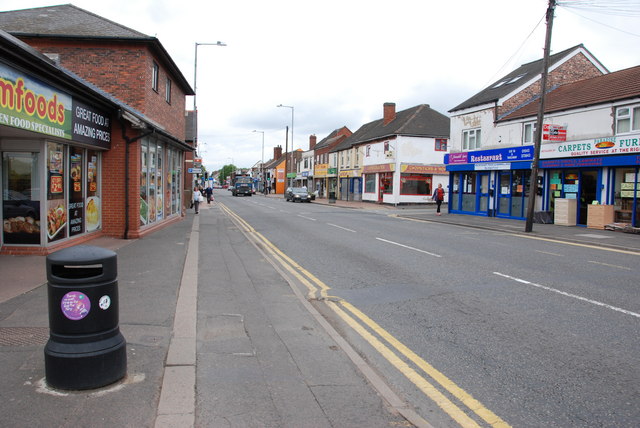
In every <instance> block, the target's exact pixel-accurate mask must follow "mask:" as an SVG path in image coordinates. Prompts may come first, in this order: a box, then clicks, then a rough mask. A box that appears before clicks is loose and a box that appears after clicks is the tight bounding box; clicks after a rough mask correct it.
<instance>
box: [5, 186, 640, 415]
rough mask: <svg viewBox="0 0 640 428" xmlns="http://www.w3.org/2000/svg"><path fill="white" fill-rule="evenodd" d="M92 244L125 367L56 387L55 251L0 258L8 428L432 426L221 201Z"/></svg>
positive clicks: (427, 211) (570, 237)
mask: <svg viewBox="0 0 640 428" xmlns="http://www.w3.org/2000/svg"><path fill="white" fill-rule="evenodd" d="M254 197H264V196H262V195H256V196H254ZM267 197H270V198H275V197H278V198H281V196H280V195H269V196H267ZM330 202H332V203H330ZM313 203H315V204H326V205H327V206H335V207H346V208H351V209H355V210H375V211H377V213H379V214H381V215H389V216H398V217H402V218H404V219H407V220H411V221H418V222H439V223H448V224H452V225H456V226H459V227H467V228H478V229H480V228H481V229H488V230H494V231H497V232H501V233H510V234H511V233H513V234H522V235H526V236H529V237H531V238H532V239H551V240H559V241H563V242H570V243H573V244H576V245H588V246H596V247H608V248H612V249H617V250H619V251H632V252H640V235H635V234H630V233H623V232H620V231H608V230H597V229H587V228H584V227H568V226H557V225H553V224H534V225H533V231H532V232H529V233H526V232H524V222H523V221H518V220H509V219H498V218H486V217H479V216H466V215H454V214H447V213H446V206H444V207H443V208H444V209H443V214H442V215H441V216H437V215H436V214H435V209H434V207H432V206H426V207H425V206H400V207H391V206H382V205H378V204H372V203H368V202H353V201H340V200H338V201H335V202H333V201H328V200H326V199H319V200H316V201H315V202H313ZM87 244H88V245H92V246H97V247H101V248H107V249H110V250H113V251H115V252H116V254H117V257H118V258H117V261H118V272H117V277H118V285H117V287H118V292H119V312H120V317H119V321H120V330H121V331H122V334H123V335H124V337H125V339H126V340H127V375H126V377H125V378H124V379H123V380H120V381H118V382H116V383H115V384H113V385H109V386H105V387H101V388H95V389H91V390H86V391H65V390H61V389H55V388H51V387H50V386H48V385H47V383H46V379H45V366H44V353H43V351H44V345H45V343H46V342H47V340H48V338H49V314H48V309H47V308H48V297H47V288H48V285H47V277H46V260H47V257H46V256H11V255H1V256H0V284H1V285H0V361H1V364H0V426H7V427H9V426H27V425H30V426H50V427H62V426H70V425H75V426H81V427H83V426H86V427H89V426H91V427H95V426H106V425H109V426H122V427H191V426H197V427H218V426H225V427H226V426H228V427H252V426H273V427H284V426H292V427H294V426H295V427H307V426H309V427H323V426H327V427H330V426H341V427H349V426H353V427H360V426H368V427H369V426H370V427H376V426H407V425H409V426H411V425H414V426H429V424H428V422H427V421H424V420H422V419H421V418H420V417H419V416H417V415H416V414H415V413H413V412H412V410H411V409H410V408H408V407H407V406H405V405H404V403H403V402H402V400H401V399H400V398H399V397H397V396H395V395H394V394H393V392H392V391H390V390H388V388H386V385H384V382H383V381H382V380H381V379H378V378H376V375H375V373H369V372H367V367H366V363H365V362H364V361H362V360H361V359H359V358H360V357H359V356H358V355H357V353H355V352H353V350H352V349H350V348H349V345H348V344H346V343H345V342H344V341H343V340H342V338H341V337H340V336H339V334H338V333H336V332H335V330H333V329H332V327H331V326H330V325H328V324H327V323H326V322H325V321H324V319H323V318H322V316H321V315H319V314H318V313H317V312H316V311H315V309H314V308H313V306H311V305H310V304H309V303H308V302H307V301H306V299H305V298H304V296H303V294H302V293H301V292H300V290H298V289H297V288H296V286H295V285H293V284H292V283H291V281H290V280H287V278H286V275H285V274H283V272H282V271H281V270H279V269H278V268H277V266H276V265H275V264H273V263H272V262H270V261H269V260H268V257H266V256H265V254H264V253H262V252H261V250H260V249H259V247H257V246H255V245H254V244H253V243H252V242H251V240H250V239H249V237H248V235H245V234H244V233H243V232H242V230H241V227H240V226H239V225H238V224H236V223H234V222H233V221H232V219H231V218H230V217H229V216H227V215H225V214H224V212H223V210H222V209H221V208H220V206H219V205H218V204H217V203H215V202H214V203H212V204H211V205H207V204H203V206H202V207H201V212H200V214H198V215H194V213H193V210H188V212H187V215H186V217H185V218H184V220H183V221H180V222H177V223H174V224H172V225H169V226H168V227H166V228H164V229H161V230H159V231H157V232H155V233H153V234H151V235H148V236H146V237H144V238H141V239H136V240H122V239H115V238H108V237H100V238H97V239H95V240H93V241H90V242H89V243H87ZM55 306H57V305H54V307H55ZM96 306H97V305H96ZM96 369H97V370H99V368H96ZM67 375H68V376H73V375H74V373H68V374H67Z"/></svg>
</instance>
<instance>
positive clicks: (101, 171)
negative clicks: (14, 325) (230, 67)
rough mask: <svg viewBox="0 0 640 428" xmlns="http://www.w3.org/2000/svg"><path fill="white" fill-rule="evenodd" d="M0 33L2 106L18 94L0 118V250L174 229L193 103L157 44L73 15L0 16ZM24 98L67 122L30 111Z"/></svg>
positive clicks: (66, 11)
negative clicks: (55, 110) (188, 106)
mask: <svg viewBox="0 0 640 428" xmlns="http://www.w3.org/2000/svg"><path fill="white" fill-rule="evenodd" d="M0 28H2V29H3V30H4V31H6V32H7V33H8V34H7V33H3V41H4V43H5V44H6V45H7V46H13V49H7V50H5V51H4V52H3V53H2V56H1V57H0V67H1V68H0V71H1V72H2V75H1V76H0V77H1V79H2V80H1V82H2V83H3V87H2V89H3V95H5V96H6V95H7V94H8V92H6V91H9V90H11V91H15V93H16V94H18V93H21V92H22V91H23V90H22V89H20V87H19V85H23V87H24V93H25V94H26V95H25V96H24V101H25V104H24V105H21V104H16V105H13V106H12V105H7V104H3V107H2V110H1V111H0V116H2V117H4V118H7V121H2V122H0V151H2V156H3V163H2V169H3V171H2V175H1V176H2V177H5V178H3V183H2V189H3V224H4V226H5V227H4V230H3V235H2V250H1V251H2V252H3V253H43V254H45V253H48V252H51V251H53V250H55V249H58V248H60V247H64V246H69V245H75V244H77V243H79V242H82V241H84V240H87V239H90V238H93V237H95V236H96V235H99V234H105V235H109V236H114V237H120V238H136V237H140V236H143V235H145V234H147V233H150V232H152V231H153V230H156V229H157V228H159V227H163V226H165V225H166V224H168V223H170V222H173V221H176V220H179V219H180V218H181V217H182V216H183V215H184V210H185V201H186V200H187V199H188V197H189V196H188V194H187V195H186V196H185V190H186V189H188V188H189V187H190V183H191V178H190V177H188V176H186V174H185V168H184V165H185V160H188V159H192V147H191V146H190V145H189V144H188V143H187V142H186V141H187V136H186V135H185V132H186V123H185V121H186V119H185V117H186V116H185V96H187V95H193V94H194V93H193V89H192V88H191V87H190V86H189V84H188V82H187V81H186V79H185V78H184V76H183V75H182V73H181V72H180V70H179V69H178V67H177V66H176V64H175V63H174V62H173V60H172V59H171V57H170V56H169V54H168V53H167V52H166V50H165V49H164V47H163V46H162V44H161V43H160V42H159V40H158V39H156V38H155V37H150V36H147V35H144V34H142V33H139V32H137V31H135V30H132V29H129V28H127V27H124V26H122V25H120V24H117V23H114V22H112V21H109V20H107V19H104V18H102V17H100V16H97V15H95V14H92V13H91V12H88V11H85V10H83V9H80V8H77V7H75V6H73V5H60V6H49V7H43V8H35V9H26V10H18V11H10V12H1V13H0ZM12 36H13V37H12ZM17 39H18V40H17ZM20 82H22V83H20ZM30 94H34V95H33V99H34V100H36V101H37V100H40V99H42V100H43V101H42V102H43V103H51V105H52V106H54V105H55V104H56V102H57V103H58V104H60V106H62V107H60V108H61V111H62V112H64V113H66V116H67V117H66V118H65V119H66V120H67V121H56V120H55V118H54V117H51V116H50V115H49V116H50V118H49V119H54V120H49V119H48V118H47V116H48V115H46V114H44V115H40V114H39V113H38V111H37V107H38V105H36V109H35V110H36V111H35V112H34V111H31V112H28V111H27V107H28V105H27V104H26V103H27V102H28V101H29V97H30V96H31V95H30ZM14 95H15V94H14ZM16 99H20V98H19V97H18V98H16ZM5 105H6V106H7V107H4V106H5ZM46 105H47V106H48V105H49V104H46ZM42 106H43V107H44V106H45V104H43V105H42ZM45 110H46V109H45ZM43 111H44V110H43ZM96 135H97V137H96ZM190 139H192V138H190ZM25 168H26V169H25ZM16 201H18V202H16ZM23 211H24V212H28V214H29V215H26V216H25V215H24V213H23ZM26 218H29V219H30V220H28V221H27V220H22V219H26ZM16 219H17V220H16ZM25 222H26V223H30V224H32V227H29V226H28V225H25ZM45 222H46V223H47V225H46V227H45ZM40 224H42V227H40ZM25 228H26V229H29V230H30V233H28V234H25V232H24V230H23V229H25Z"/></svg>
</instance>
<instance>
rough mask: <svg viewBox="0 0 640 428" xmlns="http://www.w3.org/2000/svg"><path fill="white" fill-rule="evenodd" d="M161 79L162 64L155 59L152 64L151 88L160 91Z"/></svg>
mask: <svg viewBox="0 0 640 428" xmlns="http://www.w3.org/2000/svg"><path fill="white" fill-rule="evenodd" d="M159 81H160V66H159V65H158V63H157V62H155V61H153V64H152V65H151V89H153V90H154V91H156V92H158V84H159Z"/></svg>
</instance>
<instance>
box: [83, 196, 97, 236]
mask: <svg viewBox="0 0 640 428" xmlns="http://www.w3.org/2000/svg"><path fill="white" fill-rule="evenodd" d="M85 216H86V222H87V232H90V231H92V230H96V229H97V228H98V226H99V225H100V199H98V198H97V197H95V196H91V197H89V198H87V209H86V213H85Z"/></svg>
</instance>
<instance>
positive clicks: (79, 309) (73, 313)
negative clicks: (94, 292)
mask: <svg viewBox="0 0 640 428" xmlns="http://www.w3.org/2000/svg"><path fill="white" fill-rule="evenodd" d="M60 308H61V309H62V313H63V314H64V316H65V317H67V318H69V319H70V320H72V321H78V320H81V319H82V318H84V317H86V316H87V315H88V314H89V311H90V310H91V302H90V301H89V298H88V297H87V295H86V294H84V293H81V292H79V291H70V292H68V293H67V294H65V295H64V297H63V298H62V301H61V302H60Z"/></svg>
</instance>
